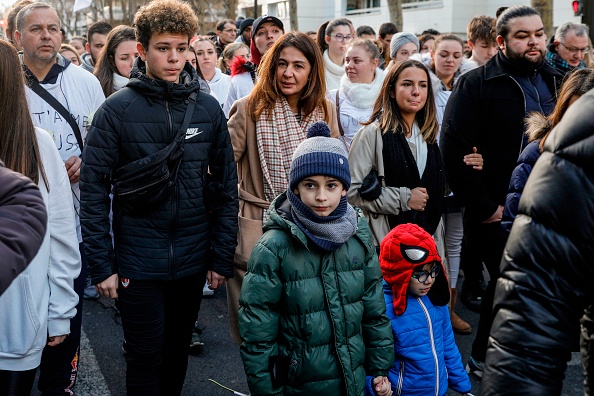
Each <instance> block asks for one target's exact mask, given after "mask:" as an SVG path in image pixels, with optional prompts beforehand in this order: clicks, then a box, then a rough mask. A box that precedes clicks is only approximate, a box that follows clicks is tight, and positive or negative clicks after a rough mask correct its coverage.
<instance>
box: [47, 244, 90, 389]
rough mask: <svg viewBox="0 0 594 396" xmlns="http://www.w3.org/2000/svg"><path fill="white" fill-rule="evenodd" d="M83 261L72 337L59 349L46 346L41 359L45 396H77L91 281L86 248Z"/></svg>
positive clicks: (69, 336)
mask: <svg viewBox="0 0 594 396" xmlns="http://www.w3.org/2000/svg"><path fill="white" fill-rule="evenodd" d="M78 248H79V250H80V258H81V269H80V275H79V276H78V278H76V279H75V280H74V291H75V292H76V294H78V305H77V306H76V315H75V316H74V318H72V319H70V334H69V335H68V337H66V339H65V340H64V341H63V342H62V343H60V344H58V345H56V346H53V347H51V346H46V347H45V348H43V354H42V355H41V364H40V366H39V383H38V384H37V388H38V389H39V390H40V391H41V394H42V395H43V396H63V395H69V396H71V395H74V390H73V389H74V385H75V384H76V377H77V375H78V360H79V348H80V330H81V326H82V305H83V293H84V289H85V279H86V277H87V256H86V255H85V249H84V248H83V244H82V243H80V244H79V245H78Z"/></svg>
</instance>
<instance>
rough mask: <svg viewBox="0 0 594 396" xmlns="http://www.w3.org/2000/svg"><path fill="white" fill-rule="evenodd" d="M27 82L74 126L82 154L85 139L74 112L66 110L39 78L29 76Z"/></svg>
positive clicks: (71, 126) (73, 129)
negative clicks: (42, 84) (73, 114)
mask: <svg viewBox="0 0 594 396" xmlns="http://www.w3.org/2000/svg"><path fill="white" fill-rule="evenodd" d="M27 82H28V83H29V88H31V90H32V91H33V92H35V93H36V94H37V95H39V97H40V98H41V99H43V100H45V101H46V102H47V104H49V105H50V106H52V107H53V108H54V110H56V111H57V112H58V113H60V115H61V116H62V117H64V119H65V120H66V122H68V125H70V128H72V131H73V132H74V136H75V137H76V142H77V143H78V147H79V148H80V152H81V154H82V150H83V139H82V135H81V133H80V128H79V127H78V124H77V123H76V120H75V119H74V117H73V116H72V114H70V112H69V111H68V110H66V108H65V107H64V106H62V103H60V102H58V100H57V99H56V98H54V97H53V96H52V94H51V93H49V92H48V91H47V90H46V89H45V88H43V87H42V86H41V84H40V83H39V81H37V78H34V77H32V78H27Z"/></svg>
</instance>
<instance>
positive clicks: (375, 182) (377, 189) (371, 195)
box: [359, 169, 382, 201]
mask: <svg viewBox="0 0 594 396" xmlns="http://www.w3.org/2000/svg"><path fill="white" fill-rule="evenodd" d="M381 193H382V183H381V180H380V177H379V175H378V173H377V171H376V170H375V169H371V172H369V174H368V175H367V176H365V179H363V183H362V184H361V187H359V195H360V196H361V198H363V199H364V200H366V201H375V200H376V199H378V198H379V196H380V195H381Z"/></svg>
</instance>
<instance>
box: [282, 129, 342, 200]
mask: <svg viewBox="0 0 594 396" xmlns="http://www.w3.org/2000/svg"><path fill="white" fill-rule="evenodd" d="M348 156H349V154H348V152H347V150H346V148H345V147H344V144H343V143H342V142H341V141H340V140H338V139H336V138H333V137H331V136H330V128H328V125H327V124H326V123H325V122H323V121H318V122H316V123H314V124H313V125H312V126H310V127H309V129H308V130H307V139H305V140H304V141H303V142H301V144H299V146H298V147H297V148H296V149H295V152H294V153H293V161H292V162H291V170H290V172H289V189H290V190H291V191H293V190H294V189H295V188H297V184H299V182H300V181H301V180H303V179H305V178H306V177H308V176H316V175H324V176H331V177H335V178H336V179H338V180H340V182H341V183H342V186H343V187H344V189H345V190H348V189H349V187H350V186H351V172H350V170H349V161H348Z"/></svg>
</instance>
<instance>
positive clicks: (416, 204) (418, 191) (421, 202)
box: [408, 187, 429, 211]
mask: <svg viewBox="0 0 594 396" xmlns="http://www.w3.org/2000/svg"><path fill="white" fill-rule="evenodd" d="M428 199H429V194H427V189H426V188H424V187H417V188H414V189H412V190H410V199H409V200H408V206H409V207H410V208H411V209H412V210H419V211H423V210H425V206H427V200H428Z"/></svg>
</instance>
